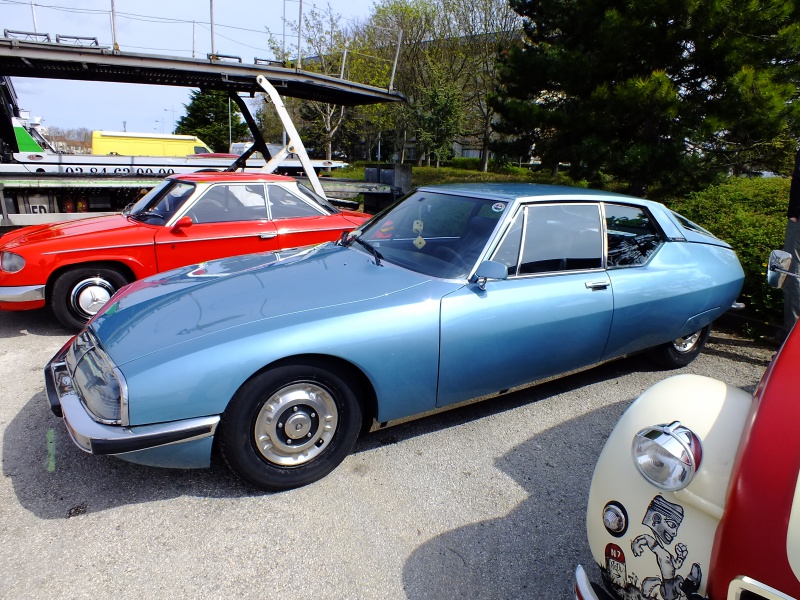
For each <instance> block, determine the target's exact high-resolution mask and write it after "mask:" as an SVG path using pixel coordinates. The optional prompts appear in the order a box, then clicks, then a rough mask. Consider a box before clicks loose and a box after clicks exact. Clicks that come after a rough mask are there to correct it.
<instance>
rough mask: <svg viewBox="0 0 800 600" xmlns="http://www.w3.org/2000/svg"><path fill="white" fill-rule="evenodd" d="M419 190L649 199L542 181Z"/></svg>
mask: <svg viewBox="0 0 800 600" xmlns="http://www.w3.org/2000/svg"><path fill="white" fill-rule="evenodd" d="M419 189H420V190H422V191H432V192H435V191H438V192H445V193H451V194H453V193H463V194H468V195H480V196H483V197H491V198H496V199H498V200H506V201H513V200H517V199H527V200H550V199H554V198H560V199H563V198H564V197H568V198H571V199H585V200H588V199H589V198H592V199H594V200H598V199H603V200H611V199H615V200H625V201H626V202H631V201H632V202H635V203H645V204H648V203H650V202H651V201H648V200H644V199H642V198H636V197H634V196H625V195H623V194H616V193H614V192H605V191H600V190H591V189H587V188H580V187H569V186H565V185H547V184H542V183H496V182H482V183H446V184H440V185H431V186H424V187H420V188H419Z"/></svg>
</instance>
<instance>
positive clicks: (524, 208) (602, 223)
mask: <svg viewBox="0 0 800 600" xmlns="http://www.w3.org/2000/svg"><path fill="white" fill-rule="evenodd" d="M562 200H563V201H561V202H559V201H549V202H528V203H525V204H520V205H519V208H518V211H519V210H521V211H523V215H522V216H523V223H522V239H521V241H520V247H519V255H518V256H517V265H516V273H515V274H514V275H509V276H508V279H514V280H516V279H528V278H531V277H542V276H546V277H552V276H554V275H569V274H572V273H597V272H599V271H605V268H606V266H605V265H606V260H605V257H606V244H605V238H606V236H605V220H604V215H603V208H602V206H601V205H602V204H603V202H594V201H591V200H588V201H587V200H586V199H580V200H577V199H562ZM564 204H570V205H572V206H578V205H581V206H594V207H595V208H597V215H598V219H599V226H600V237H601V242H600V243H601V245H600V248H601V252H602V255H601V256H600V266H599V267H595V268H592V269H570V270H565V271H544V272H542V273H525V274H523V275H520V274H519V268H520V265H521V264H522V254H523V250H524V248H525V238H526V236H527V233H528V209H529V208H532V207H536V208H538V207H543V206H562V205H564ZM518 211H517V212H518ZM516 216H517V213H515V214H514V217H513V218H511V219H509V220H508V225H507V226H506V230H505V232H503V235H502V239H505V236H506V235H507V234H508V231H509V230H510V229H511V224H512V223H513V220H514V219H515V218H516ZM500 243H502V242H500ZM499 246H500V244H497V245H496V246H495V247H494V248H493V249H492V252H491V253H490V254H489V255H490V256H493V255H494V252H496V251H497V249H498V248H499Z"/></svg>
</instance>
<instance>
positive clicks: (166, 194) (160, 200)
mask: <svg viewBox="0 0 800 600" xmlns="http://www.w3.org/2000/svg"><path fill="white" fill-rule="evenodd" d="M194 189H195V186H194V184H193V183H187V182H185V181H176V180H174V179H165V180H164V181H163V182H162V183H160V184H159V185H158V186H156V187H154V188H153V189H152V190H150V192H149V193H148V194H147V195H146V196H144V197H143V198H142V199H141V200H139V201H138V202H137V203H136V204H134V205H133V208H131V210H130V212H127V211H126V212H125V214H127V215H129V216H130V217H131V218H133V219H136V220H137V221H147V222H148V223H152V224H159V223H160V224H164V223H166V222H167V221H168V220H169V219H170V218H172V215H174V214H175V213H176V212H178V210H180V208H181V207H182V206H183V204H184V202H186V200H188V199H189V197H190V196H191V195H192V192H194Z"/></svg>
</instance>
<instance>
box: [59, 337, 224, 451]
mask: <svg viewBox="0 0 800 600" xmlns="http://www.w3.org/2000/svg"><path fill="white" fill-rule="evenodd" d="M68 347H69V344H67V345H66V346H64V348H62V349H61V351H60V352H59V353H58V354H56V356H55V357H53V360H51V361H50V362H49V363H48V365H47V366H46V367H45V369H44V379H45V388H46V390H47V399H48V400H49V401H50V408H51V409H52V411H53V413H55V414H56V416H60V417H62V418H63V419H64V425H66V427H67V431H68V432H69V435H70V437H71V438H72V441H73V442H75V444H76V445H77V446H78V447H79V448H80V449H81V450H83V451H84V452H88V453H90V454H123V453H125V452H135V451H137V450H146V449H149V448H156V447H158V446H166V445H168V444H176V443H179V442H188V441H190V440H199V439H202V438H207V437H212V436H213V435H214V432H215V431H216V429H217V425H218V424H219V419H220V418H219V415H215V416H212V417H197V418H194V419H185V420H183V421H172V422H170V423H158V424H156V425H142V426H137V427H122V426H120V425H104V424H102V423H98V422H97V421H95V420H94V419H93V418H92V417H91V416H90V414H89V413H88V411H87V410H86V409H85V408H84V406H83V403H82V402H81V399H80V397H79V396H78V394H77V393H75V390H74V389H73V388H72V382H71V379H70V376H69V373H68V372H67V368H66V365H65V364H64V362H63V356H64V354H65V353H66V350H67V348H68Z"/></svg>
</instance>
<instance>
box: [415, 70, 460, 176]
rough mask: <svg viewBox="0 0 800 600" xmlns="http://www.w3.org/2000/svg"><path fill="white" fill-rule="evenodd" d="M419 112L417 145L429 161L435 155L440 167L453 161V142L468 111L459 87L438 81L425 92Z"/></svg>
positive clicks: (454, 83) (441, 80)
mask: <svg viewBox="0 0 800 600" xmlns="http://www.w3.org/2000/svg"><path fill="white" fill-rule="evenodd" d="M435 71H436V69H434V72H435ZM418 112H419V115H418V117H417V121H418V123H419V129H418V131H417V143H418V144H419V145H420V146H421V150H422V151H423V152H424V153H425V154H426V155H427V156H428V161H429V162H430V155H431V154H433V156H434V157H436V166H437V167H438V166H439V163H440V162H441V161H443V160H447V159H448V158H450V154H451V153H452V148H453V141H454V140H455V138H456V137H457V136H458V135H460V134H461V132H462V127H463V122H464V109H463V104H462V101H461V90H460V89H459V87H458V84H457V83H456V82H453V81H448V80H446V79H445V78H438V79H437V80H436V81H434V83H433V84H432V85H431V86H430V87H428V89H426V90H425V91H424V94H423V98H422V102H420V104H419V106H418Z"/></svg>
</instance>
